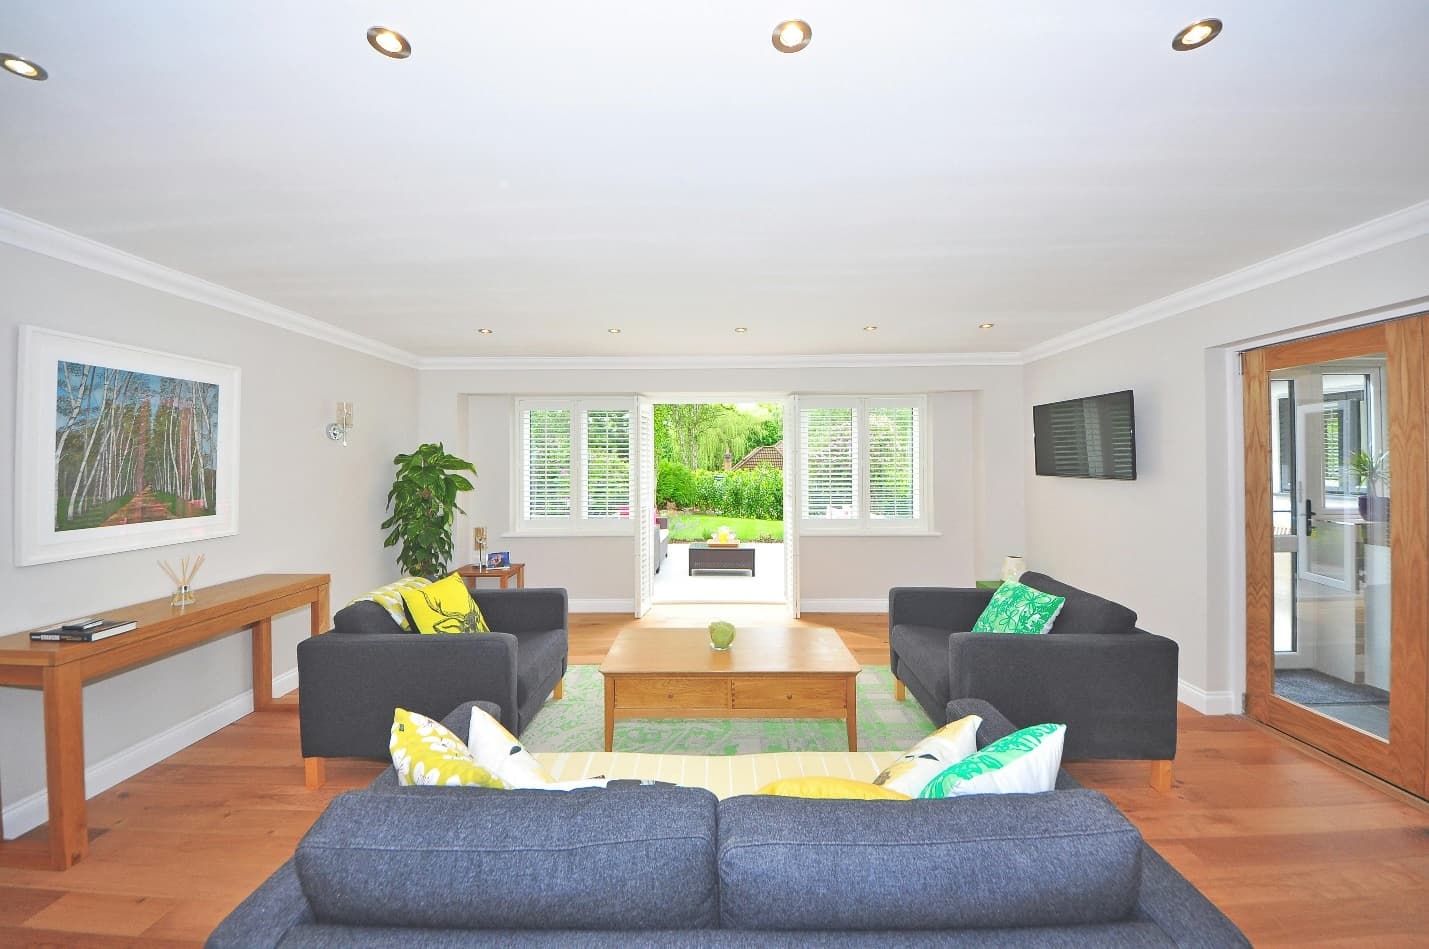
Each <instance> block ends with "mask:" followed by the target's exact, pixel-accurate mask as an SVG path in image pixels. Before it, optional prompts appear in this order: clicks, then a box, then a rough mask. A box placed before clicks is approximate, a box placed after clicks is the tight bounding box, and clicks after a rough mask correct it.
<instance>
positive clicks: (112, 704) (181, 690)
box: [0, 244, 417, 836]
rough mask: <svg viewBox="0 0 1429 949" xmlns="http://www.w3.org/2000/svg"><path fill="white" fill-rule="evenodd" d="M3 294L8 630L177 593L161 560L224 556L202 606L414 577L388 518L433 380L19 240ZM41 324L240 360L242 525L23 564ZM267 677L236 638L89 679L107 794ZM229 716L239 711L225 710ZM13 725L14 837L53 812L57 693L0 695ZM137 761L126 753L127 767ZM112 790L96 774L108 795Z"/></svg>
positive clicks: (2, 742)
mask: <svg viewBox="0 0 1429 949" xmlns="http://www.w3.org/2000/svg"><path fill="white" fill-rule="evenodd" d="M0 287H3V288H4V291H3V293H0V367H3V370H2V371H0V446H3V447H0V453H3V455H4V458H5V461H4V463H3V464H0V499H7V500H6V501H5V502H4V503H0V598H3V602H4V603H5V612H4V615H5V621H4V624H3V625H4V629H3V632H5V633H9V632H15V631H19V630H24V629H27V628H32V627H34V626H39V625H42V624H45V623H49V622H52V621H54V620H58V619H62V618H68V617H72V616H76V615H82V614H85V613H107V612H112V611H114V609H115V608H116V607H119V606H123V605H124V604H128V603H134V602H138V601H141V600H147V599H151V598H154V597H159V596H164V595H166V594H167V593H169V592H170V590H169V582H168V580H167V579H166V578H165V577H164V575H163V574H162V573H161V572H160V570H159V568H158V566H157V565H156V560H158V559H160V558H165V559H170V560H172V559H174V558H177V557H179V556H182V555H189V554H197V553H205V554H207V558H208V559H207V562H206V563H205V564H204V567H203V570H202V572H201V573H200V574H199V576H198V578H197V587H198V596H199V597H200V598H202V597H203V588H204V587H205V586H206V585H210V584H214V583H218V582H221V581H224V580H231V579H236V578H239V577H244V576H248V575H251V574H255V573H271V572H293V573H330V574H332V582H333V587H332V595H333V603H334V607H336V606H340V605H341V604H342V603H343V602H345V600H346V599H347V598H350V597H351V596H353V595H355V594H357V593H359V592H361V591H362V590H364V589H367V588H369V587H371V586H373V585H375V584H377V583H378V582H387V581H388V580H390V579H391V577H392V576H393V575H394V574H395V573H396V567H395V563H394V561H393V558H392V557H391V556H390V551H384V550H383V549H382V532H381V531H380V530H379V528H378V524H379V523H380V522H381V520H382V518H383V516H384V515H383V506H384V503H385V499H386V492H387V488H388V486H389V484H390V482H391V477H390V473H391V470H392V466H391V458H392V455H393V454H395V453H396V452H397V451H400V450H403V449H405V448H409V447H410V446H411V444H414V442H413V436H412V420H413V419H415V418H416V417H417V401H416V398H417V397H416V392H417V382H416V376H417V373H416V371H415V370H412V369H407V368H404V367H401V366H398V365H394V364H392V363H390V362H386V361H383V360H380V359H376V358H373V357H370V356H366V355H362V354H359V353H356V352H353V351H351V350H348V349H343V348H339V347H336V346H332V345H328V344H326V343H323V342H322V341H320V340H317V339H313V338H311V337H308V336H304V335H299V334H296V333H291V332H287V331H284V330H281V329H278V328H276V327H273V326H270V325H268V324H265V323H259V322H256V321H254V320H250V319H246V318H243V317H239V316H235V315H233V314H230V313H227V312H224V311H221V310H216V309H213V308H211V307H207V306H204V305H201V304H197V303H193V302H190V301H187V300H183V299H179V298H177V297H174V296H170V295H168V294H164V293H160V292H157V291H154V290H150V289H147V288H145V287H141V286H138V285H136V284H133V283H129V282H126V281H124V280H119V279H116V278H114V277H109V276H105V275H103V274H100V273H96V272H94V271H91V270H86V269H83V268H80V267H76V266H73V265H71V264H68V263H63V262H61V261H57V260H54V259H51V258H49V257H45V256H41V255H38V254H33V253H30V252H28V251H23V250H19V249H17V248H15V247H12V246H10V245H6V244H0ZM23 323H30V324H35V325H38V326H42V327H45V328H48V329H54V330H60V331H64V332H72V333H78V334H82V335H86V336H93V337H96V338H99V339H105V340H113V341H116V342H121V343H128V344H131V345H137V346H143V347H148V348H152V349H158V350H163V351H167V352H173V353H179V354H183V355H192V356H195V357H198V358H202V359H209V360H213V361H216V362H222V363H228V364H232V365H237V366H239V367H240V368H241V369H242V374H243V375H242V419H241V434H240V446H239V457H240V459H241V471H240V473H239V485H240V491H241V497H240V523H239V533H238V534H237V535H236V536H233V537H225V538H219V539H214V540H208V541H202V542H198V543H192V544H183V545H176V546H170V547H158V548H150V549H147V550H139V551H134V552H130V553H121V554H112V555H108V556H101V557H91V558H86V559H81V560H68V561H63V562H60V563H54V564H44V565H40V566H30V567H17V566H15V558H14V536H13V535H14V511H13V505H12V504H11V503H9V501H8V499H9V498H11V497H12V496H13V494H14V480H13V479H14V467H13V465H12V464H11V463H10V457H11V454H12V453H13V450H14V445H15V401H14V400H15V391H16V384H15V378H14V377H15V375H16V359H17V356H16V351H15V350H16V343H17V336H18V332H17V329H16V328H17V327H18V326H19V325H20V324H23ZM339 399H343V400H350V401H352V402H353V403H355V413H356V422H357V428H356V430H355V431H354V433H353V438H352V440H351V444H350V446H349V447H347V448H345V449H344V448H342V447H341V446H340V445H338V444H336V443H334V442H330V441H328V440H327V439H326V438H325V437H324V436H323V434H322V428H323V426H324V425H325V424H326V423H327V422H329V421H331V418H332V414H333V405H334V403H335V402H336V401H338V400H339ZM307 622H308V620H307V616H306V613H301V614H290V615H289V616H287V617H285V618H284V619H281V620H279V621H278V623H277V624H276V625H275V626H274V644H273V653H274V666H275V669H276V670H277V671H278V672H279V674H282V673H285V672H288V673H291V672H292V670H294V669H295V667H296V658H295V652H294V649H295V647H296V644H297V642H298V640H299V639H300V638H301V637H302V636H304V635H306V634H307ZM250 678H251V676H250V665H249V644H248V638H247V636H246V634H235V635H232V636H229V637H226V638H224V639H221V640H217V641H214V642H212V643H210V644H208V645H204V646H200V647H197V648H195V649H191V650H188V651H186V652H184V653H182V654H180V655H176V656H173V657H170V658H167V659H163V660H160V661H159V662H156V663H153V664H151V665H149V666H145V667H143V668H140V669H136V670H133V671H131V672H127V673H124V674H122V675H118V676H115V677H112V678H109V679H107V680H104V681H102V682H98V683H95V684H94V685H91V686H88V687H87V688H86V689H85V760H86V762H87V763H88V764H89V765H90V766H94V765H95V764H97V763H101V762H105V761H106V760H107V759H108V762H109V763H108V765H107V766H106V767H102V768H101V769H100V772H99V773H98V774H97V775H96V776H94V777H96V778H97V781H98V783H100V784H107V783H112V781H113V780H118V779H119V778H122V777H123V776H124V775H123V773H122V772H123V771H124V770H125V768H126V766H127V764H132V763H133V762H135V761H139V760H140V758H142V756H143V751H142V749H143V748H144V747H145V746H146V745H148V746H162V745H165V744H166V743H167V744H172V743H173V740H174V738H173V736H172V735H170V736H168V737H157V745H156V736H162V735H163V733H165V732H168V731H169V730H171V729H174V728H175V727H176V726H179V725H181V724H183V723H188V725H187V726H186V727H187V734H193V733H194V732H195V731H202V730H205V729H207V730H211V729H212V728H215V727H219V726H220V725H221V724H223V722H222V721H220V720H218V718H221V717H222V715H223V714H228V715H231V713H232V711H233V707H234V701H233V700H235V699H237V700H240V702H241V700H242V699H243V698H244V697H245V696H247V694H248V693H249V691H250V689H251V687H252V683H251V681H250ZM293 680H294V677H293V676H292V675H291V674H290V675H288V676H287V677H286V678H285V681H284V684H285V685H287V686H288V687H291V685H292V684H293ZM218 707H224V708H225V709H226V712H225V713H213V710H214V709H215V708H218ZM206 713H210V714H207V715H206ZM216 714H217V715H218V718H216V717H215V715H216ZM0 722H3V723H4V727H3V728H0V794H3V800H4V803H5V806H6V811H7V814H6V821H5V830H6V833H7V834H8V835H12V836H13V835H14V834H15V833H16V832H19V831H22V830H24V829H25V827H26V826H28V825H30V824H31V823H32V822H33V818H34V816H35V815H38V816H39V819H41V820H43V819H44V810H43V804H42V802H39V801H35V800H33V799H31V800H30V801H28V803H27V801H26V799H27V798H28V797H30V796H31V795H34V794H35V793H36V792H38V791H40V790H41V789H42V788H43V786H44V751H43V748H44V741H43V735H44V730H43V720H42V715H41V705H40V696H39V693H38V692H37V691H28V690H20V689H10V688H0ZM181 731H183V729H181ZM193 737H197V735H196V734H193ZM189 740H192V738H189ZM136 748H138V749H140V750H139V751H135V750H134V749H136ZM121 752H123V753H124V755H122V756H121V758H120V759H117V760H116V759H114V758H113V757H112V756H116V755H120V753H121ZM140 763H141V764H142V762H140ZM292 763H293V765H294V770H293V779H294V782H295V783H296V782H301V780H302V769H301V767H299V764H300V758H299V754H298V748H297V747H296V745H295V746H294V748H293V757H292ZM116 775H117V777H116ZM95 785H96V781H95V780H92V781H91V784H90V787H89V793H90V794H93V793H95V791H96V790H98V788H97V787H96V786H95Z"/></svg>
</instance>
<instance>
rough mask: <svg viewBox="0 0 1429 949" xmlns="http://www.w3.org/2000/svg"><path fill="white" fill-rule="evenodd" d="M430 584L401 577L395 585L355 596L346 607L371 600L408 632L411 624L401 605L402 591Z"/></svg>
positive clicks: (425, 580) (425, 581) (390, 584)
mask: <svg viewBox="0 0 1429 949" xmlns="http://www.w3.org/2000/svg"><path fill="white" fill-rule="evenodd" d="M431 582H432V581H430V580H428V579H427V578H426V577H403V578H402V579H400V580H398V581H397V582H396V583H389V584H387V585H386V586H385V587H378V588H377V589H375V590H372V591H369V592H367V593H364V594H362V596H355V597H353V598H352V599H351V600H349V601H348V603H347V605H348V606H351V605H352V604H354V603H358V602H361V601H362V600H371V601H372V602H373V603H376V604H377V605H378V606H380V607H382V608H383V609H384V610H386V611H387V615H388V616H390V617H392V622H394V623H396V624H397V625H398V626H400V627H401V628H402V629H404V630H407V631H408V632H410V631H411V629H412V623H411V621H410V620H408V619H407V610H406V607H405V606H404V605H403V603H402V591H403V590H420V589H421V588H422V587H424V586H426V585H427V584H429V583H431Z"/></svg>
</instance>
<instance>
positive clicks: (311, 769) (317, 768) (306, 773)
mask: <svg viewBox="0 0 1429 949" xmlns="http://www.w3.org/2000/svg"><path fill="white" fill-rule="evenodd" d="M326 764H327V762H326V759H323V758H304V759H303V783H304V784H306V785H307V786H308V789H309V790H315V789H317V788H320V787H322V786H323V784H324V783H325V782H326V781H327V767H326Z"/></svg>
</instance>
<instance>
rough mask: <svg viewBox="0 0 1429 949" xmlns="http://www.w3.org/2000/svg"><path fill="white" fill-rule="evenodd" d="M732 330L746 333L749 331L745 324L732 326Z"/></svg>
mask: <svg viewBox="0 0 1429 949" xmlns="http://www.w3.org/2000/svg"><path fill="white" fill-rule="evenodd" d="M734 331H735V332H736V333H748V332H749V327H747V326H736V327H735V328H734Z"/></svg>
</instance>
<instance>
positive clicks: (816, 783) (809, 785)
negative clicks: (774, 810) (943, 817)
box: [757, 777, 912, 801]
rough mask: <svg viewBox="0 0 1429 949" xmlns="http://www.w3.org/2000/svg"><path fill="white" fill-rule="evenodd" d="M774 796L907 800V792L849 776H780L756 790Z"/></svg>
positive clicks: (908, 798)
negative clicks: (855, 779) (778, 778)
mask: <svg viewBox="0 0 1429 949" xmlns="http://www.w3.org/2000/svg"><path fill="white" fill-rule="evenodd" d="M757 793H759V794H772V795H774V796H776V797H820V798H842V799H846V800H855V801H908V800H912V798H910V797H909V796H908V795H907V794H903V793H902V792H900V791H894V790H891V789H889V788H881V787H879V786H878V785H876V784H869V783H868V782H867V781H854V780H852V779H850V778H823V777H814V778H781V779H780V780H778V781H771V782H769V783H768V784H766V785H764V787H762V788H760V789H759V791H758V792H757Z"/></svg>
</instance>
